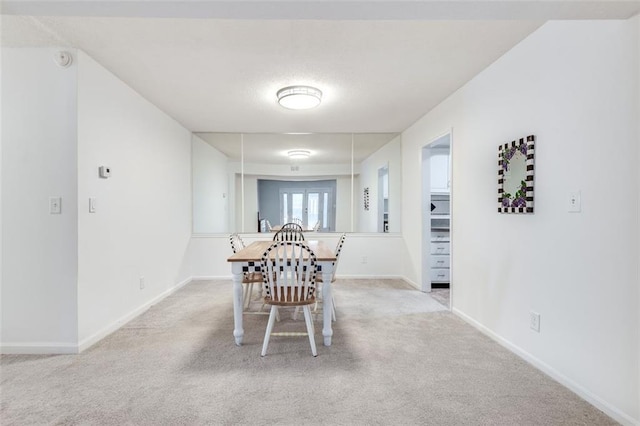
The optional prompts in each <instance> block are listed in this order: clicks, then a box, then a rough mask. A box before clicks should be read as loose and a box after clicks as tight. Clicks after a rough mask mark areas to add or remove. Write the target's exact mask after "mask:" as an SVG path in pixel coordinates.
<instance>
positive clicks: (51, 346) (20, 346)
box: [0, 342, 79, 355]
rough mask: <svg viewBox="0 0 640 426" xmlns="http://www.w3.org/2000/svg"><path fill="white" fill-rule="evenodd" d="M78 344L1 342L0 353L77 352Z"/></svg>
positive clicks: (48, 353)
mask: <svg viewBox="0 0 640 426" xmlns="http://www.w3.org/2000/svg"><path fill="white" fill-rule="evenodd" d="M78 352H79V351H78V345H76V344H73V343H52V342H35V343H11V342H7V343H2V345H1V346H0V353H2V354H3V355H50V354H56V355H61V354H77V353H78Z"/></svg>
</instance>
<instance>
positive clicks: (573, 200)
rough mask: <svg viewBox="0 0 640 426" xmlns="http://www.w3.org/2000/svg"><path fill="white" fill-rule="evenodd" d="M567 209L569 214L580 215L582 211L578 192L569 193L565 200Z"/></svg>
mask: <svg viewBox="0 0 640 426" xmlns="http://www.w3.org/2000/svg"><path fill="white" fill-rule="evenodd" d="M567 209H568V210H569V213H580V212H581V211H582V200H581V194H580V191H575V192H571V193H569V199H568V200H567Z"/></svg>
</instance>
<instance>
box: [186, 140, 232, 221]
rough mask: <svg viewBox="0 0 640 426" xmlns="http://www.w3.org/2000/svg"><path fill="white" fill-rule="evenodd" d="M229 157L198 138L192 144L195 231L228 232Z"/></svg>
mask: <svg viewBox="0 0 640 426" xmlns="http://www.w3.org/2000/svg"><path fill="white" fill-rule="evenodd" d="M227 162H228V158H227V156H226V155H224V154H223V153H221V152H220V151H218V150H217V149H215V148H214V147H212V146H211V145H209V144H208V143H206V142H205V141H203V140H202V139H201V138H199V137H198V136H196V135H193V136H192V141H191V165H192V166H191V167H192V179H193V181H192V191H193V232H194V233H222V232H228V231H229V229H230V228H229V223H228V222H229V182H228V180H227V179H228V176H229V173H228V171H227Z"/></svg>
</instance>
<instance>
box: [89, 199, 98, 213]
mask: <svg viewBox="0 0 640 426" xmlns="http://www.w3.org/2000/svg"><path fill="white" fill-rule="evenodd" d="M95 212H96V199H95V197H89V213H95Z"/></svg>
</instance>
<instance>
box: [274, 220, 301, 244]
mask: <svg viewBox="0 0 640 426" xmlns="http://www.w3.org/2000/svg"><path fill="white" fill-rule="evenodd" d="M273 241H304V234H303V233H302V226H300V225H298V224H296V223H285V224H284V225H282V228H281V229H280V230H279V231H278V232H276V234H275V235H274V236H273Z"/></svg>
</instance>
